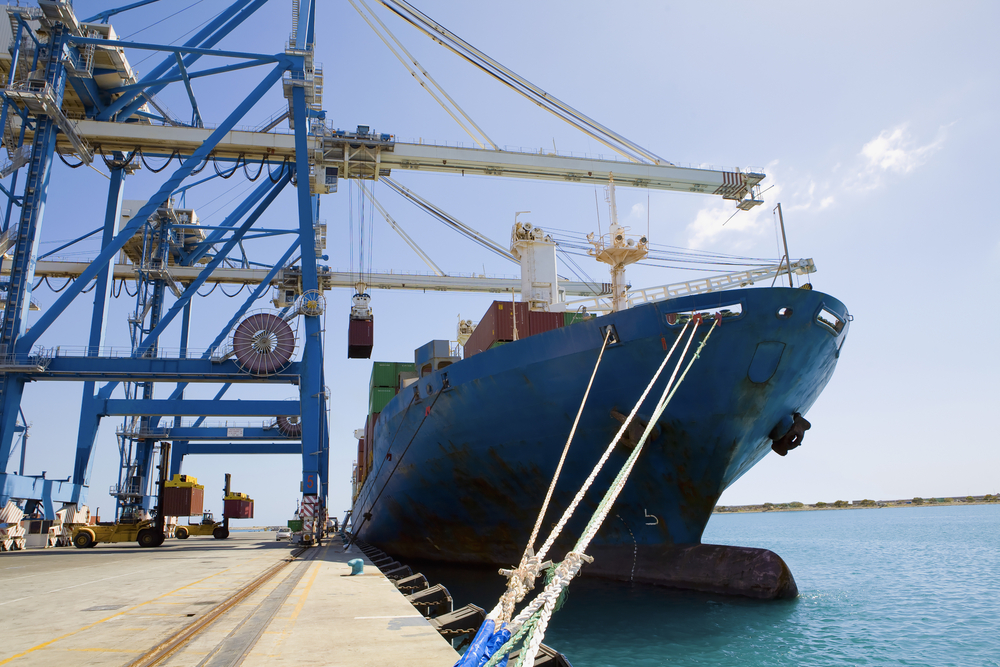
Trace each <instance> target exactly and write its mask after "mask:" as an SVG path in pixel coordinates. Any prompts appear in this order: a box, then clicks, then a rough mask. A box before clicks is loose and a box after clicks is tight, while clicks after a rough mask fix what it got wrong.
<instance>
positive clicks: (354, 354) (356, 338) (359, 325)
mask: <svg viewBox="0 0 1000 667" xmlns="http://www.w3.org/2000/svg"><path fill="white" fill-rule="evenodd" d="M374 344H375V321H374V320H355V319H351V321H350V324H348V327H347V358H348V359H370V358H371V356H372V346H373V345H374Z"/></svg>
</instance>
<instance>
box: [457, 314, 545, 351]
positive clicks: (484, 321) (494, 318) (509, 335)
mask: <svg viewBox="0 0 1000 667" xmlns="http://www.w3.org/2000/svg"><path fill="white" fill-rule="evenodd" d="M515 313H516V315H515ZM515 317H516V319H517V337H518V338H526V337H527V336H528V335H529V333H528V304H526V303H520V302H517V303H512V302H510V301H494V302H493V303H492V304H491V305H490V307H489V308H488V309H487V310H486V313H485V314H484V315H483V317H482V318H481V319H480V320H479V324H478V325H476V330H475V331H473V332H472V335H471V336H469V340H468V342H467V343H466V344H465V356H466V357H470V356H472V355H473V354H478V353H480V352H482V351H483V350H488V349H490V346H491V345H493V343H496V342H497V341H512V340H514V319H515Z"/></svg>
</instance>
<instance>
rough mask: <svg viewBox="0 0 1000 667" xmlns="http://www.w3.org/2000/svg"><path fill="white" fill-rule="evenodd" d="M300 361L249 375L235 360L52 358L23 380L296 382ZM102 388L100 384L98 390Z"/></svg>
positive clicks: (24, 375)
mask: <svg viewBox="0 0 1000 667" xmlns="http://www.w3.org/2000/svg"><path fill="white" fill-rule="evenodd" d="M301 363H302V362H295V361H293V362H291V363H290V364H289V365H288V367H287V368H285V369H284V370H283V371H281V372H280V373H275V374H274V375H267V376H256V375H250V374H249V373H246V372H245V371H243V370H242V369H241V368H240V367H239V366H238V365H237V364H236V362H235V361H224V362H221V363H216V362H214V361H212V360H211V359H210V358H206V359H134V358H131V357H127V356H126V357H84V356H80V357H69V356H65V357H63V356H59V357H55V358H53V359H52V360H51V361H50V362H49V364H48V366H47V367H46V368H44V369H43V370H38V371H33V372H24V373H22V376H23V378H24V379H25V380H93V381H95V382H214V383H219V382H233V383H245V382H252V383H262V384H298V383H299V381H300V380H299V378H300V374H301V371H302V368H301ZM103 391H104V388H103V387H102V388H101V392H103Z"/></svg>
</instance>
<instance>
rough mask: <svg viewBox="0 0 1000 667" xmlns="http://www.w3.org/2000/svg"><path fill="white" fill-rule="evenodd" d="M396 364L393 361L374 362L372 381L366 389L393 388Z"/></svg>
mask: <svg viewBox="0 0 1000 667" xmlns="http://www.w3.org/2000/svg"><path fill="white" fill-rule="evenodd" d="M396 366H397V363H396V362H395V361H376V362H375V363H374V364H373V365H372V379H371V382H369V383H368V388H369V389H372V388H374V387H393V386H395V385H396V374H397V373H398V371H397V370H396Z"/></svg>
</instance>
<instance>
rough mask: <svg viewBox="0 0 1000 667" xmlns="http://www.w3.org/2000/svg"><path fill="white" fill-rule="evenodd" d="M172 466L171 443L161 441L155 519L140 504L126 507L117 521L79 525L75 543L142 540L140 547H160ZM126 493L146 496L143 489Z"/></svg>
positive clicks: (84, 545)
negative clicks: (165, 495) (162, 509)
mask: <svg viewBox="0 0 1000 667" xmlns="http://www.w3.org/2000/svg"><path fill="white" fill-rule="evenodd" d="M169 465H170V443H169V442H164V443H161V444H160V465H159V466H158V468H159V479H158V481H157V482H156V485H157V493H156V506H155V507H153V508H152V510H151V511H150V514H151V518H143V517H144V513H143V510H142V506H141V505H139V504H136V503H134V502H133V503H132V504H130V505H129V506H128V507H126V508H123V510H122V513H121V516H119V518H118V520H117V521H114V522H108V523H97V524H94V525H92V526H78V527H76V528H74V529H73V546H75V547H76V548H77V549H89V548H90V547H93V546H95V545H97V544H98V543H99V542H133V541H134V542H138V543H139V546H140V547H158V546H160V545H161V544H163V540H164V539H165V537H166V536H165V535H164V532H163V529H164V525H165V517H164V515H163V512H161V511H160V508H162V507H163V492H164V489H165V488H166V482H167V466H169ZM126 495H130V496H135V497H138V498H141V497H142V494H141V493H139V492H135V493H129V494H126Z"/></svg>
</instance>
